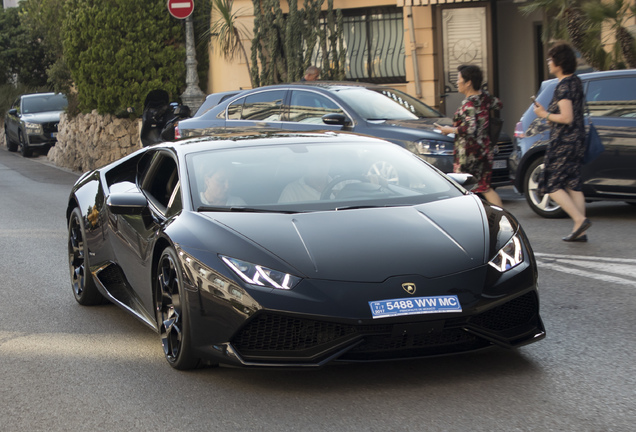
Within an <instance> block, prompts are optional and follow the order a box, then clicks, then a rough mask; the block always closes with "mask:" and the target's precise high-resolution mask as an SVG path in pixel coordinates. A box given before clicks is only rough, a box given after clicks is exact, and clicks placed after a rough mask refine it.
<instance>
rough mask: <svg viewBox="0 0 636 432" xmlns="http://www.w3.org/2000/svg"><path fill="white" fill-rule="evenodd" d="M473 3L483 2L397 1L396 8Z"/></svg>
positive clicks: (448, 0) (444, 0)
mask: <svg viewBox="0 0 636 432" xmlns="http://www.w3.org/2000/svg"><path fill="white" fill-rule="evenodd" d="M474 1H483V0H397V6H398V7H404V6H429V5H439V4H452V3H469V2H474Z"/></svg>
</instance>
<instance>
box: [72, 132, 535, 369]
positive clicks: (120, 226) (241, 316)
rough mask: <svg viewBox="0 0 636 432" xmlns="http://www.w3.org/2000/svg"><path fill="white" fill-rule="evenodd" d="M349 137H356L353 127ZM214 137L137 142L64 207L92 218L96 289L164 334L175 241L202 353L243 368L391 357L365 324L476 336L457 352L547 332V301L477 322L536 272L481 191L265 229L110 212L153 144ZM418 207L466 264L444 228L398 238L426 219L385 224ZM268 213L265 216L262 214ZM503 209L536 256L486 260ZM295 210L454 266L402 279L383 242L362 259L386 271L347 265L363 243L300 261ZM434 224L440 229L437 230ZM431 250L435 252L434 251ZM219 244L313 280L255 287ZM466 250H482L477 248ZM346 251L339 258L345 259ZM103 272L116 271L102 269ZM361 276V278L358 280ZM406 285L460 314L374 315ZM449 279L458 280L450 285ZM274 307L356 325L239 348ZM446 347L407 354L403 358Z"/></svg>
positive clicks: (199, 143) (199, 217)
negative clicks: (158, 294) (447, 297)
mask: <svg viewBox="0 0 636 432" xmlns="http://www.w3.org/2000/svg"><path fill="white" fill-rule="evenodd" d="M323 138H324V137H323ZM345 138H346V139H352V138H351V137H348V136H347V137H345ZM279 139H281V138H280V137H270V138H267V139H265V140H263V141H265V142H268V143H269V142H271V143H275V142H277V140H279ZM283 139H284V138H283ZM327 139H342V138H341V137H340V136H339V135H335V136H329V135H327ZM206 141H207V140H205V139H204V140H201V139H198V140H196V139H195V140H190V141H184V142H181V143H177V144H175V145H171V144H167V145H163V146H162V145H158V146H156V147H154V148H146V149H142V150H139V151H137V152H136V153H134V154H132V155H130V156H127V157H125V158H123V159H121V160H120V161H117V162H114V163H112V164H110V165H107V166H105V167H103V168H101V169H99V170H96V171H93V172H91V173H87V174H85V175H84V176H82V177H81V178H80V179H79V180H78V182H77V184H76V185H75V186H74V187H73V190H72V191H71V194H70V197H69V202H68V209H67V215H70V214H71V212H72V210H73V209H74V208H79V209H80V210H81V212H82V215H83V223H84V226H85V227H86V232H87V235H86V241H87V242H88V243H89V247H88V249H89V255H90V261H91V266H90V270H91V273H92V275H93V277H94V279H95V281H96V282H97V287H98V289H99V290H100V292H101V293H102V294H103V295H104V296H105V297H107V298H109V299H110V300H111V301H114V302H115V303H116V304H118V305H119V306H121V307H123V308H124V309H125V310H127V311H128V312H130V313H132V314H133V315H134V316H136V317H137V318H139V319H140V320H141V321H142V322H144V323H145V324H146V325H148V326H149V327H151V328H152V329H154V330H155V331H159V325H158V323H157V320H156V317H155V298H154V296H155V294H154V292H153V289H152V287H153V280H154V278H155V277H156V275H155V274H154V273H155V268H156V263H157V260H158V257H159V255H160V254H161V251H162V250H163V249H164V248H165V247H169V246H170V247H173V248H174V249H175V250H176V251H177V253H178V256H179V259H180V265H181V269H182V271H183V276H184V280H185V285H186V287H185V288H186V290H185V291H186V299H185V300H184V301H185V302H186V303H187V307H188V310H189V324H190V327H191V328H192V329H196V330H195V331H193V332H192V336H191V338H192V343H193V346H194V348H195V350H196V352H197V353H198V355H200V356H202V357H204V358H207V359H211V360H215V361H221V362H224V363H229V364H235V365H243V366H250V365H251V366H299V367H316V366H322V365H324V364H325V363H327V362H329V361H334V360H343V361H361V360H381V359H384V358H379V357H378V358H369V359H365V358H364V355H361V354H352V353H351V352H354V351H355V349H356V348H355V347H357V346H359V344H361V343H362V342H363V341H364V340H366V339H367V338H370V337H371V335H369V334H366V333H364V331H366V330H364V331H362V330H361V329H366V328H367V327H368V328H373V329H376V330H374V331H379V332H380V333H382V332H386V331H387V330H386V328H392V330H389V333H391V334H393V335H394V336H395V334H394V333H396V332H397V333H399V334H403V335H404V337H407V335H408V337H420V336H421V337H423V335H426V334H428V333H433V334H438V333H440V332H441V331H442V330H444V331H446V330H445V329H449V331H454V332H458V333H461V334H467V335H472V336H471V337H475V340H477V341H479V343H478V344H475V345H474V346H473V345H470V346H466V347H464V348H463V349H459V348H457V350H459V351H466V350H468V351H470V350H473V349H481V348H485V347H487V346H491V344H496V345H500V346H504V347H513V346H520V345H523V344H526V343H530V342H533V341H535V340H539V339H541V338H543V337H544V335H545V332H544V328H543V324H542V322H541V319H540V317H539V315H538V303H537V304H536V306H533V308H532V310H531V311H530V312H531V317H530V318H528V320H527V322H522V323H517V325H515V327H514V328H498V327H496V326H489V324H487V322H488V320H487V319H486V318H484V319H481V320H479V319H478V318H479V317H481V316H483V317H486V316H487V315H488V314H489V313H491V312H492V311H494V310H496V309H497V308H501V307H506V305H507V304H510V303H511V302H514V301H516V299H520V298H522V297H524V296H531V297H533V298H536V286H537V271H536V262H535V261H534V256H533V253H532V250H531V249H530V246H529V242H528V241H527V238H526V237H525V234H524V233H523V230H522V229H521V228H520V227H519V225H518V223H517V221H516V220H515V218H514V217H513V216H512V215H510V214H509V213H507V212H505V211H504V210H501V209H498V208H494V207H491V206H489V205H488V204H486V203H485V202H483V201H481V200H479V199H478V198H477V197H476V196H474V195H470V194H469V195H464V196H462V197H460V198H455V199H454V200H453V201H454V202H452V203H450V204H451V207H450V208H444V205H443V204H444V202H441V203H431V205H430V206H429V205H428V204H426V205H421V206H419V207H420V208H410V207H409V208H383V209H359V210H348V211H340V212H327V214H322V213H321V212H318V213H307V214H296V215H287V214H266V215H262V214H259V215H258V220H259V221H266V224H267V226H268V230H266V232H262V233H259V232H258V229H255V228H253V227H250V219H251V220H254V216H255V214H245V213H215V212H212V213H201V212H196V211H194V210H193V209H192V208H189V204H188V200H184V208H183V211H182V212H181V213H179V214H177V215H174V216H172V217H165V215H163V214H162V213H161V212H160V211H158V210H157V208H156V207H155V206H153V204H152V202H150V201H149V202H148V206H147V208H146V209H145V210H144V211H143V212H141V213H139V212H138V211H137V210H136V209H135V210H133V211H131V212H130V214H117V213H114V212H112V211H110V210H109V206H108V205H107V204H106V203H107V201H108V198H109V196H110V194H111V193H116V194H125V193H130V194H133V195H137V196H138V195H140V194H142V192H141V191H139V189H138V187H137V186H136V183H137V182H138V179H137V172H136V170H137V166H138V165H139V166H140V169H141V170H142V171H143V169H144V167H143V164H144V154H145V153H150V152H166V153H168V154H170V155H171V157H174V158H175V159H176V160H181V159H182V158H183V155H184V153H186V152H188V151H196V149H197V148H202V147H205V146H206V145H213V144H210V143H206ZM179 170H180V174H181V175H182V176H183V177H182V178H185V176H186V174H187V173H186V172H185V164H179ZM182 188H183V189H182V194H183V196H188V195H189V194H190V191H189V190H188V184H187V182H183V184H182ZM114 191H116V192H114ZM116 198H117V197H116ZM114 201H116V202H118V203H119V204H118V205H120V207H119V208H118V209H119V211H122V210H124V209H125V207H126V205H127V204H126V201H122V200H121V199H115V200H114ZM138 202H139V201H138V199H136V198H135V199H132V200H130V201H128V204H131V203H132V205H133V206H136V205H137V203H138ZM446 204H448V203H446ZM418 211H419V212H422V215H423V216H425V217H426V218H429V219H434V220H435V221H436V222H437V223H439V224H440V225H441V226H442V227H443V228H444V229H448V230H453V232H455V231H456V230H458V231H457V232H458V235H459V236H460V237H461V238H463V240H462V241H465V242H466V246H465V248H466V256H463V257H462V256H458V255H456V256H455V257H454V259H457V260H458V262H463V263H464V266H463V267H462V266H460V265H459V264H458V262H452V263H449V262H447V261H446V260H445V259H444V258H443V257H441V256H440V255H441V254H439V250H440V248H441V249H443V248H444V246H443V242H441V241H440V240H436V238H438V239H439V238H440V237H435V236H434V235H431V236H430V238H427V239H424V238H421V239H420V241H421V242H426V247H423V245H422V244H418V242H417V241H416V240H417V238H413V239H406V238H404V237H402V238H395V234H399V235H401V236H408V234H409V231H410V230H412V229H415V227H416V226H417V225H418V224H417V223H416V224H415V225H413V226H412V227H408V226H406V227H399V230H398V231H394V232H392V231H391V230H390V229H388V228H389V227H388V226H387V223H389V221H390V220H392V219H394V218H396V217H399V215H400V214H404V212H418ZM467 212H473V213H474V214H476V215H478V218H477V219H476V220H475V222H474V224H473V225H470V226H469V225H465V226H462V225H460V226H457V224H458V221H459V223H460V224H461V221H460V219H462V215H465V214H467ZM124 213H125V211H124ZM361 215H362V219H360V216H361ZM263 217H265V218H266V219H262V218H263ZM504 217H505V218H506V219H507V224H509V228H510V229H511V230H512V232H517V233H518V234H519V235H520V236H521V237H522V238H523V239H524V251H523V253H524V255H525V256H526V257H527V259H526V260H525V261H524V262H523V263H522V264H520V265H519V266H518V267H516V268H514V269H512V270H510V271H508V272H506V273H499V272H497V271H496V270H494V269H493V268H492V267H491V266H489V265H488V261H489V260H490V259H491V258H492V256H493V254H494V253H496V252H497V251H498V250H499V249H500V248H501V247H502V246H503V245H504V244H505V242H507V241H508V239H509V238H510V232H509V231H505V232H504V231H501V232H500V231H499V227H500V225H499V223H500V221H501V220H502V219H503V218H504ZM292 219H295V220H296V221H300V225H303V226H304V225H305V223H307V228H308V230H307V231H306V233H307V235H310V236H319V235H322V236H323V237H325V236H327V237H328V238H329V239H331V241H337V242H339V243H340V245H339V246H338V247H346V246H347V242H346V241H344V240H342V239H341V238H340V239H339V238H338V237H339V236H340V237H342V236H341V234H342V232H341V231H342V230H344V229H348V231H349V235H348V236H349V240H348V241H349V242H354V243H355V241H356V239H363V238H364V239H368V236H369V235H372V242H373V243H375V244H377V245H382V248H383V249H386V250H389V249H390V250H392V251H393V252H396V253H399V257H395V258H394V257H393V256H392V257H391V259H390V260H389V261H394V260H398V259H401V260H409V261H411V262H422V261H426V260H430V261H435V267H438V268H439V267H444V266H445V267H446V270H447V271H446V272H444V273H445V274H444V275H442V273H430V274H422V275H414V274H403V275H401V276H395V275H394V274H395V272H392V271H390V270H389V269H387V268H385V266H384V265H383V263H382V261H383V259H384V260H386V258H388V257H387V256H386V251H384V253H381V252H382V251H380V250H377V249H376V250H375V251H366V252H364V251H363V254H364V256H363V257H360V259H370V260H373V264H372V265H371V266H370V267H374V266H377V268H374V269H373V271H372V272H371V274H370V275H368V276H365V277H362V275H363V273H355V272H353V273H351V270H350V268H348V265H349V266H350V265H351V264H352V263H356V261H359V260H356V253H355V252H356V251H355V250H353V249H351V250H342V251H340V252H339V253H333V251H334V250H338V249H337V248H329V247H326V248H325V249H324V250H323V251H322V252H320V254H319V255H318V258H317V262H318V264H319V266H318V268H313V267H312V265H311V264H310V263H309V262H305V264H303V265H299V263H302V260H301V261H297V260H296V261H294V255H295V254H297V251H298V246H299V241H298V237H296V238H293V236H290V235H289V233H290V228H291V223H292ZM352 220H355V221H359V220H366V223H367V224H368V228H378V226H380V225H381V227H380V228H378V229H376V230H371V231H369V230H367V229H362V227H361V226H360V225H359V224H358V226H357V227H356V229H355V230H353V229H352V228H351V223H352ZM479 220H480V222H478V221H479ZM314 230H318V232H315V231H314ZM203 233H204V234H203ZM429 233H430V234H432V233H433V231H430V232H429ZM352 235H354V237H353V238H352V237H351V236H352ZM272 238H276V240H278V239H280V241H281V242H280V244H275V245H274V246H275V247H266V245H268V244H271V242H270V241H271V239H272ZM488 238H489V240H488ZM400 240H402V241H400ZM365 241H366V240H365ZM382 242H388V243H387V244H383V243H382ZM430 242H432V244H431V243H430ZM323 246H325V245H323ZM429 247H430V248H432V249H433V251H430V250H428V248H429ZM436 251H437V253H436ZM330 252H331V257H330V256H329V255H330ZM219 253H223V254H224V255H228V256H238V257H240V258H241V259H244V260H247V261H251V262H258V263H260V264H262V265H263V266H270V267H272V268H277V269H279V270H281V271H288V272H293V273H296V274H302V275H304V276H305V279H304V280H303V281H302V282H301V284H300V285H298V286H297V287H295V288H294V289H293V290H290V291H281V290H275V291H274V290H273V289H269V288H261V287H257V286H254V285H248V284H245V283H244V282H243V281H242V280H240V279H239V278H238V277H237V276H236V275H235V274H234V273H233V272H231V271H230V270H229V269H228V267H227V266H226V265H224V263H223V262H222V261H221V260H220V258H219V256H218V254H219ZM469 253H470V254H474V255H473V256H469V255H468V254H469ZM339 260H342V262H338V261H339ZM292 261H293V262H294V264H292ZM327 261H328V262H329V263H330V266H333V268H334V270H332V271H330V272H328V273H323V272H322V269H323V264H324V263H325V262H327ZM111 270H115V271H114V272H113V271H111ZM104 272H110V273H108V274H107V275H106V276H105V275H104ZM392 273H393V274H392ZM203 275H205V276H203ZM332 278H333V279H332ZM357 278H361V279H363V280H362V281H357V280H356V279H357ZM365 279H366V280H365ZM476 280H479V281H484V283H483V284H477V286H479V287H481V288H479V289H469V288H467V287H471V286H473V287H474V286H475V285H476V284H475V281H476ZM404 282H411V283H412V282H414V283H416V284H417V285H418V286H419V287H422V288H421V289H424V290H425V291H424V292H425V294H426V295H436V294H439V293H447V292H449V291H450V292H453V293H455V294H456V295H458V297H459V298H460V299H461V303H462V306H463V311H462V312H461V313H460V314H455V315H453V317H452V318H446V317H440V316H439V314H437V315H435V316H427V315H415V316H406V317H398V318H384V319H382V320H381V321H382V322H381V323H378V321H377V320H373V319H372V318H371V317H370V313H369V308H368V304H367V302H368V301H371V300H375V299H378V298H391V297H390V296H395V297H400V296H403V295H404V293H403V292H402V288H401V287H400V286H401V284H402V283H404ZM449 285H451V286H452V288H450V290H449ZM400 292H402V294H400ZM387 296H389V297H387ZM511 299H512V300H511ZM536 302H538V299H537V300H536ZM533 304H534V303H533ZM272 314H273V316H275V317H279V318H280V319H294V320H299V321H298V322H299V323H300V324H299V325H300V326H301V327H303V328H305V327H306V326H307V325H308V324H307V322H311V323H314V322H317V323H319V324H320V323H322V324H321V325H325V326H336V327H337V328H346V329H350V330H348V331H349V333H348V334H347V335H345V336H343V337H341V338H335V339H333V340H329V341H328V342H326V343H324V344H315V345H314V346H311V347H309V348H307V349H304V350H303V349H299V350H297V351H294V352H287V351H281V352H277V353H271V352H267V350H260V351H259V350H258V349H251V350H249V349H243V350H240V349H237V348H236V346H237V345H238V346H241V347H242V346H243V342H242V341H243V339H244V331H245V329H246V328H248V327H249V326H250V325H252V324H253V323H254V322H257V320H260V319H267V317H270V316H272ZM479 314H482V315H479ZM264 317H265V318H264ZM484 323H486V324H484ZM312 325H313V324H311V325H310V327H311V326H312ZM351 329H354V330H355V331H354V330H351ZM350 351H351V352H350ZM452 352H454V351H453V350H450V351H448V352H445V353H446V354H448V353H452ZM347 353H349V354H347ZM443 353H444V352H432V351H431V352H430V353H429V352H428V351H415V352H414V353H411V354H409V353H408V352H405V354H404V357H413V356H415V357H419V356H422V355H437V354H443ZM380 357H382V356H380Z"/></svg>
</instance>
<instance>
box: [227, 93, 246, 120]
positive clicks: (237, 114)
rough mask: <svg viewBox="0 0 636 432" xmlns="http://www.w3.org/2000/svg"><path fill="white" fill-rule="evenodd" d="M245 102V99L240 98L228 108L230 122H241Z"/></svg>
mask: <svg viewBox="0 0 636 432" xmlns="http://www.w3.org/2000/svg"><path fill="white" fill-rule="evenodd" d="M244 102H245V98H240V99H237V100H235V101H234V102H232V103H231V104H230V106H228V107H227V118H228V120H240V119H241V113H242V111H243V103H244Z"/></svg>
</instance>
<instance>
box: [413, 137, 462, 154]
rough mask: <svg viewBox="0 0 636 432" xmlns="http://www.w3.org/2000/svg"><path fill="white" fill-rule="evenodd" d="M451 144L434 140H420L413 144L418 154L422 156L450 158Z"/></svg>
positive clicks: (451, 152)
mask: <svg viewBox="0 0 636 432" xmlns="http://www.w3.org/2000/svg"><path fill="white" fill-rule="evenodd" d="M453 146H454V144H453V143H452V142H447V141H436V140H420V141H417V142H416V143H415V148H416V149H417V151H418V153H419V154H421V155H424V156H452V155H453Z"/></svg>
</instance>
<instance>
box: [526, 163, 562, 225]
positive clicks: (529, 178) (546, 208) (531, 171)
mask: <svg viewBox="0 0 636 432" xmlns="http://www.w3.org/2000/svg"><path fill="white" fill-rule="evenodd" d="M541 173H543V156H541V157H539V158H537V159H535V160H534V161H533V162H532V163H531V164H530V166H529V167H528V169H527V170H526V175H525V177H524V179H523V186H524V190H525V196H526V201H527V202H528V205H529V206H530V208H531V209H532V211H534V212H535V213H536V214H538V215H539V216H542V217H544V218H562V217H565V216H567V214H566V213H565V212H564V211H563V209H562V208H561V206H559V205H558V204H557V203H555V202H554V201H552V200H551V199H550V197H549V196H548V195H547V194H546V195H544V196H542V197H540V196H539V194H538V191H537V186H538V177H539V175H541Z"/></svg>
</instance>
